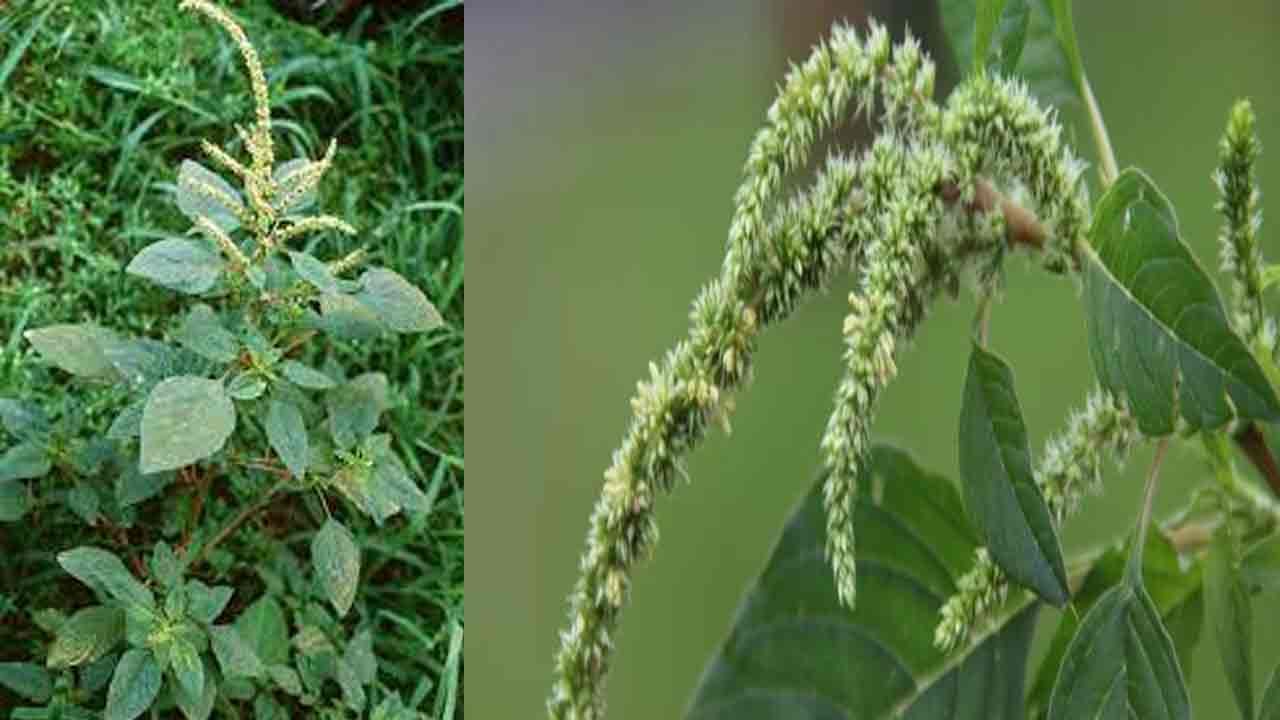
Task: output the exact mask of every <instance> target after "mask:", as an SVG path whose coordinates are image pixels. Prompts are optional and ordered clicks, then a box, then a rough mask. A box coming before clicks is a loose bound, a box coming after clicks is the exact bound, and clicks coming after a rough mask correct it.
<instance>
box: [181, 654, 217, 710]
mask: <svg viewBox="0 0 1280 720" xmlns="http://www.w3.org/2000/svg"><path fill="white" fill-rule="evenodd" d="M201 664H202V665H204V664H205V663H204V660H201ZM203 672H204V684H203V687H202V692H201V693H200V695H199V696H195V697H192V696H191V695H188V694H187V693H186V691H185V689H184V688H183V687H182V686H181V685H179V686H178V687H177V688H176V689H175V691H174V693H173V694H174V701H175V702H176V703H177V705H178V709H179V710H181V711H182V714H183V716H185V717H186V718H187V720H207V719H208V717H209V716H210V715H211V714H212V713H213V703H214V701H215V700H217V699H218V689H217V687H218V684H217V682H216V681H215V679H214V675H213V668H212V667H211V666H206V667H204V670H203Z"/></svg>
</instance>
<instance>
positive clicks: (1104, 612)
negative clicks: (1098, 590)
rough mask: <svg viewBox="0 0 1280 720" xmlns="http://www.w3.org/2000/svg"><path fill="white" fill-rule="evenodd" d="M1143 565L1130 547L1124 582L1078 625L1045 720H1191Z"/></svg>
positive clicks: (1179, 672) (1137, 549)
mask: <svg viewBox="0 0 1280 720" xmlns="http://www.w3.org/2000/svg"><path fill="white" fill-rule="evenodd" d="M1141 563H1142V552H1141V548H1140V547H1135V548H1134V550H1133V551H1132V552H1131V553H1130V559H1129V562H1128V564H1127V567H1126V569H1125V573H1124V577H1123V579H1122V580H1121V581H1120V583H1119V584H1118V585H1116V586H1114V587H1112V588H1111V589H1110V590H1107V591H1106V592H1105V593H1103V594H1102V597H1100V598H1098V601H1097V602H1096V603H1094V605H1093V607H1092V608H1091V609H1090V610H1089V613H1088V614H1087V615H1085V617H1084V620H1083V621H1082V622H1081V623H1080V628H1079V630H1077V631H1076V634H1075V637H1074V638H1072V640H1071V644H1070V645H1069V646H1068V647H1067V652H1066V655H1065V657H1064V658H1063V660H1062V667H1061V668H1060V669H1059V671H1058V679H1057V682H1056V683H1055V684H1054V688H1053V695H1052V696H1051V697H1050V699H1049V712H1048V714H1047V716H1046V717H1047V720H1075V718H1081V717H1094V718H1125V717H1139V718H1143V720H1162V719H1164V718H1169V719H1173V720H1190V718H1191V701H1190V699H1189V698H1188V697H1187V685H1186V681H1185V680H1184V679H1183V674H1182V669H1181V668H1180V667H1179V665H1178V655H1177V652H1176V651H1175V649H1174V645H1173V641H1172V639H1171V638H1170V636H1169V632H1168V630H1166V629H1165V627H1164V623H1163V622H1162V621H1161V619H1160V613H1159V611H1158V610H1157V609H1156V605H1155V602H1154V601H1153V600H1152V599H1151V595H1150V594H1148V593H1147V590H1146V587H1145V586H1144V585H1143V581H1142V569H1141Z"/></svg>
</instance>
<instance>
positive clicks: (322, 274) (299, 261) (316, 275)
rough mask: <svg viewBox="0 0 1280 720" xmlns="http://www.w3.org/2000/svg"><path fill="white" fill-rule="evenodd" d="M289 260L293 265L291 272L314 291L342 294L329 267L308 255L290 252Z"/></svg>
mask: <svg viewBox="0 0 1280 720" xmlns="http://www.w3.org/2000/svg"><path fill="white" fill-rule="evenodd" d="M289 260H290V262H292V263H293V271H294V272H296V273H298V277H300V278H302V279H303V280H305V281H306V282H307V283H308V284H310V285H311V286H312V287H314V288H315V289H317V290H319V291H320V292H322V293H341V292H342V288H341V286H340V285H339V284H338V279H337V278H336V277H334V276H333V273H332V272H330V271H329V266H328V265H325V264H324V263H323V262H320V261H319V260H318V259H316V257H315V256H313V255H311V254H310V253H304V252H292V251H290V253H289Z"/></svg>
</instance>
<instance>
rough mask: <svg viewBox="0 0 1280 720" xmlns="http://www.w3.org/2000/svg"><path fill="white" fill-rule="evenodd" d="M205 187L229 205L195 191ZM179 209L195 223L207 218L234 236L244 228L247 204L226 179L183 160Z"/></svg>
mask: <svg viewBox="0 0 1280 720" xmlns="http://www.w3.org/2000/svg"><path fill="white" fill-rule="evenodd" d="M201 185H204V186H208V187H211V188H214V189H215V190H218V191H221V193H222V194H223V195H224V196H225V197H226V200H227V201H228V202H219V201H217V200H214V199H213V198H211V197H209V196H208V195H207V194H204V193H200V192H198V191H196V190H195V189H194V188H195V187H199V186H201ZM176 199H177V201H178V209H179V210H181V211H182V214H183V215H186V216H187V217H188V218H189V219H190V220H191V221H192V222H194V221H195V220H196V219H197V218H200V217H207V218H209V219H210V220H212V221H213V223H214V224H215V225H217V226H218V227H220V228H222V230H223V231H224V232H231V231H233V230H235V229H236V228H238V227H240V213H241V212H243V211H244V200H243V199H241V197H240V193H239V192H237V191H236V189H235V188H234V187H232V186H231V183H228V182H227V181H226V180H224V179H222V176H221V175H219V174H217V173H215V172H213V171H212V170H210V169H208V168H206V167H205V166H203V165H201V164H200V163H198V162H195V161H194V160H183V161H182V165H181V167H179V169H178V193H177V198H176Z"/></svg>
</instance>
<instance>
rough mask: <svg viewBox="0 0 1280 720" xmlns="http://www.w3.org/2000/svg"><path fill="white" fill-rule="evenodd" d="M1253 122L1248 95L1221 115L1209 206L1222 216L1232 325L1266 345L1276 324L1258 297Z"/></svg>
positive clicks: (1256, 145) (1259, 253)
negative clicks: (1214, 192) (1214, 198)
mask: <svg viewBox="0 0 1280 720" xmlns="http://www.w3.org/2000/svg"><path fill="white" fill-rule="evenodd" d="M1253 126H1254V117H1253V106H1252V105H1250V103H1249V101H1248V100H1241V101H1239V102H1237V103H1236V104H1235V106H1234V107H1232V108H1231V115H1230V116H1229V117H1228V119H1227V132H1226V134H1225V135H1224V136H1223V138H1222V142H1221V143H1220V144H1219V161H1218V169H1217V170H1215V171H1214V173H1213V182H1214V184H1215V185H1216V186H1217V187H1218V194H1219V195H1220V196H1221V197H1220V199H1219V200H1218V203H1217V205H1215V209H1217V211H1218V212H1220V213H1222V217H1223V220H1224V224H1223V226H1222V232H1221V234H1220V237H1219V239H1220V241H1221V242H1220V244H1221V247H1222V269H1223V270H1224V271H1225V272H1227V273H1228V274H1230V275H1231V278H1232V288H1233V289H1234V291H1235V292H1234V293H1233V294H1234V296H1235V297H1234V300H1235V302H1234V303H1233V305H1234V307H1235V308H1236V314H1235V317H1234V318H1233V319H1234V321H1235V326H1236V329H1237V330H1239V331H1240V335H1241V336H1242V337H1244V339H1245V342H1247V343H1249V344H1250V345H1254V344H1255V343H1257V342H1258V341H1260V340H1261V341H1262V342H1263V344H1264V347H1266V348H1268V349H1270V348H1271V347H1272V346H1273V345H1274V344H1275V338H1276V328H1275V323H1274V321H1273V320H1271V319H1270V318H1268V317H1267V314H1266V309H1265V307H1264V306H1263V302H1262V250H1261V249H1260V248H1259V247H1258V230H1259V229H1260V228H1261V227H1262V211H1261V210H1260V209H1259V208H1258V201H1259V192H1258V189H1257V188H1256V187H1255V184H1254V170H1253V166H1254V164H1255V163H1256V162H1257V159H1258V155H1260V154H1261V152H1262V147H1261V144H1260V143H1259V142H1258V138H1257V136H1256V135H1255V134H1254V129H1253Z"/></svg>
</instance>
